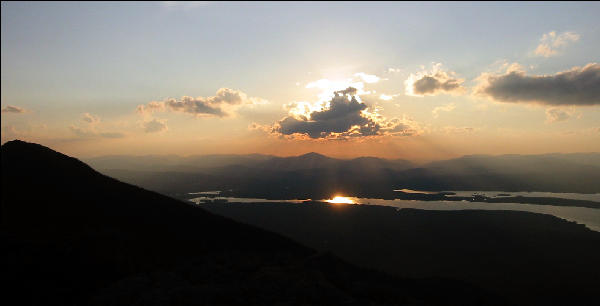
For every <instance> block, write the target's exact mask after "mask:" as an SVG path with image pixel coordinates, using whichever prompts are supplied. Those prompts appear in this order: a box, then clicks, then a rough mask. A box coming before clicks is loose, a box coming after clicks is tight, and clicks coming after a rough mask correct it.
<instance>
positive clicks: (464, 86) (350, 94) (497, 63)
mask: <svg viewBox="0 0 600 306" xmlns="http://www.w3.org/2000/svg"><path fill="white" fill-rule="evenodd" d="M1 15H2V16H1V17H2V20H1V23H2V29H1V31H2V36H1V52H2V55H1V61H2V63H1V64H2V66H1V74H2V80H1V86H2V90H1V109H2V113H1V116H2V124H1V141H2V143H4V142H6V141H9V140H12V139H22V140H25V141H31V142H36V143H40V144H43V145H47V146H50V147H51V148H53V149H55V150H58V151H61V152H63V153H66V154H70V155H74V156H77V157H81V158H87V157H93V156H100V155H113V154H131V155H149V154H177V155H195V154H221V153H227V154H231V153H234V154H247V153H262V154H273V155H278V156H291V155H300V154H304V153H307V152H318V153H321V154H325V155H328V156H334V157H341V158H351V157H357V156H377V157H384V158H403V159H409V160H415V161H424V160H435V159H446V158H453V157H458V156H462V155H469V154H492V155H498V154H542V153H553V152H560V153H569V152H600V18H598V16H599V15H600V3H597V2H535V3H529V2H518V3H516V2H511V3H494V2H489V3H488V2H458V3H452V2H451V3H436V2H426V3H411V2H398V3H390V2H330V3H327V2H319V3H316V2H315V3H311V2H281V3H278V2H268V3H267V2H265V3H261V2H252V3H244V2H225V3H222V2H219V3H215V2H194V3H179V2H150V3H144V2H135V3H134V2H110V3H94V2H93V3H87V2H85V3H84V2H81V3H70V2H49V3H47V2H2V9H1Z"/></svg>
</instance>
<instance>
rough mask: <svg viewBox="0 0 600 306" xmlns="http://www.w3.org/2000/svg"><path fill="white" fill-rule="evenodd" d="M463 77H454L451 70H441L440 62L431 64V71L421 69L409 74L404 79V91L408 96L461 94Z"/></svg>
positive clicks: (454, 74)
mask: <svg viewBox="0 0 600 306" xmlns="http://www.w3.org/2000/svg"><path fill="white" fill-rule="evenodd" d="M463 82H464V80H463V79H459V78H457V77H456V73H455V72H452V71H444V70H442V64H441V63H437V64H433V68H432V70H431V71H421V72H418V73H416V74H411V75H410V76H409V77H408V79H406V81H404V86H405V93H406V94H407V95H409V96H417V97H422V96H435V95H437V94H440V93H447V94H462V93H463V92H464V91H465V89H464V87H463V86H462V83H463Z"/></svg>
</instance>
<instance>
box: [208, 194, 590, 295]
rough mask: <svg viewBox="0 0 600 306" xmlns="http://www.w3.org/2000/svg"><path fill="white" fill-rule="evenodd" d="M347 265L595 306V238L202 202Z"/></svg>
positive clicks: (378, 212)
mask: <svg viewBox="0 0 600 306" xmlns="http://www.w3.org/2000/svg"><path fill="white" fill-rule="evenodd" d="M202 207H204V208H206V209H208V210H209V211H212V212H215V213H218V214H221V215H224V216H228V217H231V218H232V219H234V220H238V221H241V222H246V223H248V224H253V225H256V226H260V227H263V228H265V229H268V230H272V231H274V232H278V233H281V234H284V235H286V236H288V237H291V238H292V239H295V240H297V241H300V242H302V243H304V244H305V245H307V246H310V247H313V248H316V249H319V250H322V251H330V252H332V253H333V254H335V255H338V256H340V257H341V258H342V259H345V260H347V261H349V262H351V263H354V264H357V265H362V266H366V267H371V268H376V269H380V270H382V271H386V272H389V273H392V274H395V275H397V276H401V277H432V276H435V277H448V278H453V279H460V280H463V281H466V282H469V283H471V284H475V285H477V286H480V287H483V288H484V289H487V290H489V291H491V292H494V293H496V294H499V295H502V296H504V297H506V298H507V299H509V300H510V302H512V303H514V304H518V305H597V303H598V301H599V300H598V299H599V295H598V293H599V292H598V288H600V261H599V259H600V233H598V232H594V231H591V230H589V229H587V228H585V227H584V226H583V225H580V224H575V223H573V222H568V221H565V220H562V219H559V218H556V217H554V216H550V215H542V214H534V213H528V212H517V211H478V210H464V211H427V210H416V209H400V210H398V209H396V208H393V207H383V206H370V205H339V204H338V205H330V204H324V203H318V202H314V203H304V204H289V203H254V204H242V203H226V204H215V203H211V204H203V205H202Z"/></svg>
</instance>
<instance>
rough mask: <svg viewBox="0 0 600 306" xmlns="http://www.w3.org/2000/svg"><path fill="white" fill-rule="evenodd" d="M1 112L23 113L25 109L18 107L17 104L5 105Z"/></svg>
mask: <svg viewBox="0 0 600 306" xmlns="http://www.w3.org/2000/svg"><path fill="white" fill-rule="evenodd" d="M2 113H9V114H23V113H25V109H24V108H20V107H18V106H13V105H7V106H6V107H5V108H3V109H2Z"/></svg>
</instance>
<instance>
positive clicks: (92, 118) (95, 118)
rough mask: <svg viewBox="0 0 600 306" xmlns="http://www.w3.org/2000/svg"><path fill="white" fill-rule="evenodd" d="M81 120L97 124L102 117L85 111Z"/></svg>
mask: <svg viewBox="0 0 600 306" xmlns="http://www.w3.org/2000/svg"><path fill="white" fill-rule="evenodd" d="M81 120H82V121H84V122H87V123H89V124H97V123H99V122H100V118H99V117H98V116H94V115H92V114H90V113H84V114H83V117H82V118H81Z"/></svg>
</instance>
